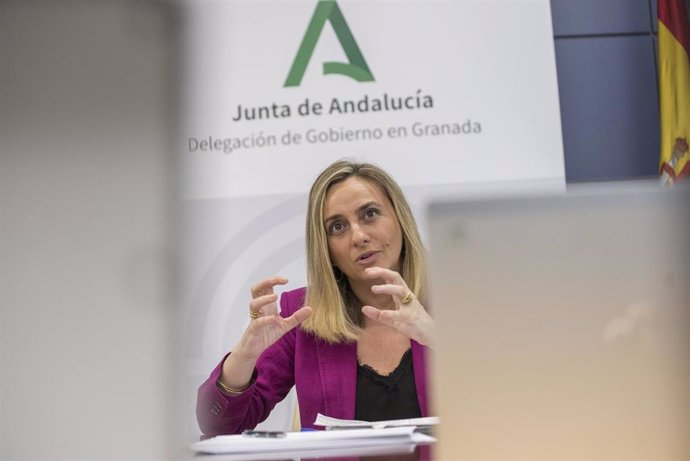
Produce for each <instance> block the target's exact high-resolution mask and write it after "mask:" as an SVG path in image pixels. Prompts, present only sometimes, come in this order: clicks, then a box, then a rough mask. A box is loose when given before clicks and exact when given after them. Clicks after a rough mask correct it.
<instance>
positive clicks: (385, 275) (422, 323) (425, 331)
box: [362, 267, 434, 346]
mask: <svg viewBox="0 0 690 461" xmlns="http://www.w3.org/2000/svg"><path fill="white" fill-rule="evenodd" d="M365 274H366V276H367V277H369V278H370V279H379V280H383V282H384V283H383V284H381V285H373V286H372V287H371V291H373V292H374V293H376V294H387V295H390V297H391V298H393V302H394V303H395V310H382V309H377V308H375V307H372V306H364V307H362V313H364V315H366V316H367V317H369V318H370V319H372V320H376V321H377V322H381V323H383V324H386V325H389V326H391V327H393V328H395V329H396V330H398V331H400V332H401V333H402V334H404V335H405V336H407V337H408V338H411V339H414V340H415V341H417V342H418V343H420V344H423V345H425V346H429V345H431V342H432V339H433V337H434V320H433V319H432V318H431V316H430V315H429V313H428V312H427V311H426V309H425V308H424V306H422V304H421V303H420V302H419V300H418V299H417V297H416V296H414V294H413V293H412V292H411V291H410V289H409V288H408V286H407V284H406V283H405V280H403V278H402V276H401V275H400V274H398V273H397V272H395V271H392V270H389V269H383V268H381V267H370V268H368V269H366V271H365Z"/></svg>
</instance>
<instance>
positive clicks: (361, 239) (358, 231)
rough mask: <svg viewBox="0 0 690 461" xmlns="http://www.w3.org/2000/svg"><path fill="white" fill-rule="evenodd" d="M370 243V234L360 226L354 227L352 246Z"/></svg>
mask: <svg viewBox="0 0 690 461" xmlns="http://www.w3.org/2000/svg"><path fill="white" fill-rule="evenodd" d="M366 243H369V234H368V233H367V232H366V229H364V228H363V227H362V226H360V225H359V224H355V225H353V226H352V244H353V245H354V246H360V245H364V244H366Z"/></svg>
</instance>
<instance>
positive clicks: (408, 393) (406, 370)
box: [355, 349, 422, 421]
mask: <svg viewBox="0 0 690 461" xmlns="http://www.w3.org/2000/svg"><path fill="white" fill-rule="evenodd" d="M421 415H422V413H421V411H420V409H419V401H418V399H417V387H416V386H415V382H414V369H413V366H412V349H408V350H407V351H406V352H405V353H404V354H403V356H402V358H401V359H400V363H399V364H398V366H397V367H396V368H395V370H393V371H392V372H391V373H390V374H388V375H385V376H383V375H380V374H379V373H378V372H377V371H376V370H374V369H373V368H372V367H370V366H369V365H361V364H358V365H357V392H356V397H355V419H358V420H361V421H384V420H389V419H401V418H418V417H420V416H421Z"/></svg>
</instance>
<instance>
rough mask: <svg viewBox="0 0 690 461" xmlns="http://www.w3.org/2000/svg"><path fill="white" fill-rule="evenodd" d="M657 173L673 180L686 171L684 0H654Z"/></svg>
mask: <svg viewBox="0 0 690 461" xmlns="http://www.w3.org/2000/svg"><path fill="white" fill-rule="evenodd" d="M658 10H659V110H660V118H661V159H660V163H659V173H660V174H661V177H662V179H663V181H664V183H668V184H673V183H674V182H675V181H677V180H679V179H681V178H682V177H684V176H688V175H690V163H688V160H690V151H689V150H688V143H689V142H690V24H688V23H689V21H688V10H687V8H686V5H685V0H658Z"/></svg>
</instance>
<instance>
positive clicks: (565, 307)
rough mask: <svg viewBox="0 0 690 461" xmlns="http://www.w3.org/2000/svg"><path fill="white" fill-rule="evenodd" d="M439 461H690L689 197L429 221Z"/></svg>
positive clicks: (543, 201) (491, 207)
mask: <svg viewBox="0 0 690 461" xmlns="http://www.w3.org/2000/svg"><path fill="white" fill-rule="evenodd" d="M429 220H430V221H429V222H430V229H429V230H430V242H431V245H430V247H431V248H430V252H431V261H432V271H431V272H432V279H431V280H432V299H431V305H432V309H433V315H434V316H435V318H436V320H437V324H438V343H437V344H436V346H435V349H434V354H433V355H434V359H433V369H432V373H433V375H432V376H433V392H434V393H433V401H434V407H435V411H436V412H437V413H438V414H439V416H440V418H441V425H440V430H439V434H438V435H439V446H438V450H437V453H438V454H439V459H443V460H445V459H480V458H482V459H518V458H520V459H547V458H548V459H565V458H568V459H690V238H689V237H690V189H688V188H687V187H675V188H672V189H665V188H662V187H661V186H659V184H658V182H656V181H654V182H653V183H648V182H645V181H642V182H640V181H631V182H619V183H599V184H594V185H591V184H590V185H581V186H570V187H569V188H568V192H567V193H560V194H554V195H547V196H530V197H527V196H523V197H515V198H502V199H501V198H487V199H477V200H472V201H461V200H447V201H445V202H443V201H441V202H435V203H432V204H431V206H430V209H429Z"/></svg>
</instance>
